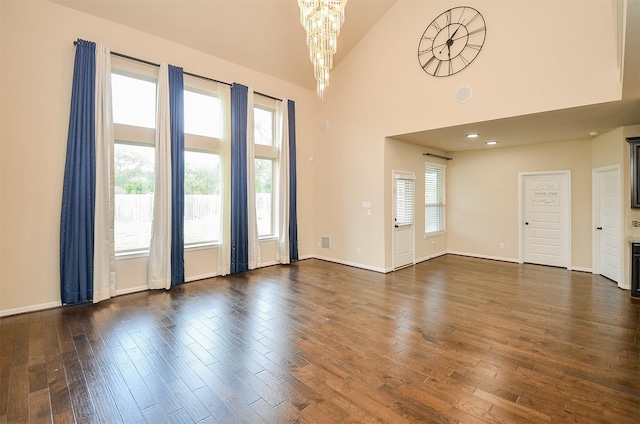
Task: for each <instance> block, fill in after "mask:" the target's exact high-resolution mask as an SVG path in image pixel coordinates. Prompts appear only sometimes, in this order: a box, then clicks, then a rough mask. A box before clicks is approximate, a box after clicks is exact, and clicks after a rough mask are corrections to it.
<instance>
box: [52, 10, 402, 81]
mask: <svg viewBox="0 0 640 424" xmlns="http://www.w3.org/2000/svg"><path fill="white" fill-rule="evenodd" d="M50 1H52V2H54V3H58V4H61V5H64V6H68V7H71V8H73V9H76V10H79V11H82V12H85V13H88V14H91V15H95V16H98V17H100V18H104V19H107V20H109V21H113V22H117V23H119V24H122V25H125V26H128V27H131V28H135V29H137V30H140V31H143V32H146V33H149V34H153V35H156V36H158V37H161V38H164V39H167V40H171V41H174V42H176V43H179V44H183V45H185V46H189V47H191V48H193V49H196V50H200V51H202V52H204V53H207V54H210V55H212V56H215V57H218V58H221V59H224V60H227V61H229V62H232V63H236V64H238V65H242V66H244V67H247V68H250V69H254V70H256V71H259V72H262V73H265V74H268V75H272V76H274V77H277V78H279V79H282V80H285V81H290V82H292V83H294V84H296V85H300V86H302V87H307V88H309V89H311V90H313V91H315V84H316V83H315V80H314V79H313V65H312V64H311V62H310V61H309V50H308V49H307V45H306V38H305V37H306V34H305V31H304V28H303V27H302V25H301V24H300V9H299V8H298V2H297V1H295V0H50ZM395 2H396V0H348V2H347V7H346V10H345V25H344V26H343V28H342V31H341V33H340V37H339V39H338V52H337V53H336V55H335V56H334V67H335V66H337V65H338V63H340V61H341V60H342V59H343V58H344V57H345V56H346V55H347V54H348V53H349V51H351V49H352V48H353V47H354V46H355V45H356V44H357V43H358V41H360V40H361V39H362V37H364V35H365V34H366V33H367V32H368V31H369V29H371V27H373V26H374V25H375V23H376V22H378V20H379V19H380V18H381V17H382V16H383V15H384V14H385V13H386V12H387V11H388V10H389V8H390V7H391V6H393V4H394V3H395ZM347 23H348V24H347ZM120 53H125V54H126V52H120ZM143 59H144V58H143Z"/></svg>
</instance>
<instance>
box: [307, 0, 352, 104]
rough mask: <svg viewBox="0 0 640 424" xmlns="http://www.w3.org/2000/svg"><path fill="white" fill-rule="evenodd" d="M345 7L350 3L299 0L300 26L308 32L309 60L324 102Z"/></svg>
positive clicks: (340, 0) (334, 0) (338, 0)
mask: <svg viewBox="0 0 640 424" xmlns="http://www.w3.org/2000/svg"><path fill="white" fill-rule="evenodd" d="M346 4H347V0H298V6H299V7H300V23H302V26H303V27H304V29H305V30H306V31H307V46H308V47H309V58H310V59H311V63H313V76H314V77H315V79H316V81H317V89H316V91H317V93H318V97H320V98H321V99H322V97H323V94H324V89H325V88H327V87H328V86H329V71H330V70H331V68H332V67H333V55H334V54H335V52H336V49H337V47H338V35H340V28H341V27H342V24H343V23H344V7H345V6H346Z"/></svg>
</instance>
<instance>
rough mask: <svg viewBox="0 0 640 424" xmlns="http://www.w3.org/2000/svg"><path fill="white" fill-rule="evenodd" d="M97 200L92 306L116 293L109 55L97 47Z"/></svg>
mask: <svg viewBox="0 0 640 424" xmlns="http://www.w3.org/2000/svg"><path fill="white" fill-rule="evenodd" d="M95 114H96V118H95V119H96V121H95V122H96V146H95V147H96V200H95V228H94V242H93V243H94V259H93V303H97V302H100V301H101V300H105V299H109V298H110V297H112V296H115V294H116V263H115V246H114V238H113V237H114V236H113V211H114V176H113V142H114V139H113V113H112V108H111V52H110V51H109V48H108V47H106V46H103V45H100V44H96V108H95Z"/></svg>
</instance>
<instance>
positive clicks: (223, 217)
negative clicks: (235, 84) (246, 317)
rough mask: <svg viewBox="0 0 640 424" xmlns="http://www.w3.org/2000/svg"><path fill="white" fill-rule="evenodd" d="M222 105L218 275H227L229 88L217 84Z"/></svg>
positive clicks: (228, 259)
mask: <svg viewBox="0 0 640 424" xmlns="http://www.w3.org/2000/svg"><path fill="white" fill-rule="evenodd" d="M217 91H218V95H219V96H220V103H221V105H222V121H223V122H222V123H221V126H220V128H222V129H223V131H224V133H223V134H220V144H219V148H218V149H219V150H218V151H219V154H220V180H221V181H220V182H221V184H220V203H221V204H220V240H219V244H218V267H217V268H218V269H217V273H218V275H227V274H229V272H230V268H231V264H230V259H231V231H230V229H231V87H229V86H228V85H226V84H218V90H217Z"/></svg>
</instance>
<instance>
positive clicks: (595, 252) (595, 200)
mask: <svg viewBox="0 0 640 424" xmlns="http://www.w3.org/2000/svg"><path fill="white" fill-rule="evenodd" d="M614 170H615V171H617V172H618V199H619V203H618V228H619V229H620V233H619V234H618V251H619V252H620V257H619V258H618V279H619V280H620V281H616V283H617V284H618V287H621V288H625V284H624V283H623V281H624V275H625V273H624V254H625V249H624V247H625V241H624V237H623V236H622V214H623V213H624V212H623V211H624V201H623V199H624V198H623V195H622V167H621V166H620V164H617V165H610V166H603V167H601V168H595V169H593V170H591V193H592V194H591V202H592V204H591V210H592V217H591V224H592V226H591V228H592V231H593V237H592V239H591V242H592V247H591V252H592V256H591V264H592V265H591V272H592V273H593V274H600V272H601V269H600V263H601V258H600V234H601V233H600V232H599V231H596V229H595V228H596V225H598V222H600V215H599V212H600V203H599V202H600V198H599V193H600V191H599V187H600V185H599V182H600V178H601V174H602V173H603V172H608V171H614Z"/></svg>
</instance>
